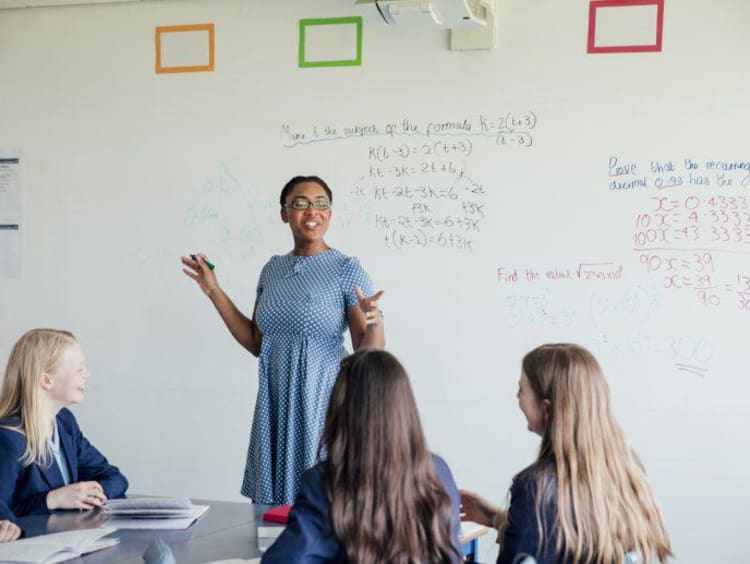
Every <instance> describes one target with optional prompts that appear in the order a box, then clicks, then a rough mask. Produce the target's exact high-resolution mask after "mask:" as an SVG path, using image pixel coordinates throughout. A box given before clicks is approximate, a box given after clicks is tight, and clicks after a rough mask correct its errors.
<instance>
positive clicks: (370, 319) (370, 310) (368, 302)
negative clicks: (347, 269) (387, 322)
mask: <svg viewBox="0 0 750 564" xmlns="http://www.w3.org/2000/svg"><path fill="white" fill-rule="evenodd" d="M354 291H355V292H356V294H357V299H358V300H359V307H360V309H361V310H362V312H363V313H364V314H365V321H366V322H367V325H374V326H376V327H377V326H378V325H380V324H381V323H382V322H383V314H382V313H381V312H380V309H379V308H378V300H380V298H381V297H382V296H383V293H384V292H385V290H380V291H379V292H375V293H374V294H373V295H372V296H370V297H369V298H367V297H365V295H364V294H363V293H362V289H361V288H360V287H359V286H355V287H354Z"/></svg>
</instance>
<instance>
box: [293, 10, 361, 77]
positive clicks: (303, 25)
mask: <svg viewBox="0 0 750 564" xmlns="http://www.w3.org/2000/svg"><path fill="white" fill-rule="evenodd" d="M351 24H354V25H356V27H357V55H356V57H355V58H354V59H334V60H330V61H307V60H306V59H305V31H306V29H307V28H308V27H311V26H317V25H351ZM298 61H299V66H300V68H312V67H359V66H362V17H361V16H351V17H344V18H313V19H303V20H300V21H299V59H298Z"/></svg>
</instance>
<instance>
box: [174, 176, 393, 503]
mask: <svg viewBox="0 0 750 564" xmlns="http://www.w3.org/2000/svg"><path fill="white" fill-rule="evenodd" d="M332 203H333V194H332V193H331V190H330V188H329V187H328V185H327V184H326V183H325V182H324V181H323V180H322V179H320V178H318V177H317V176H295V177H294V178H292V179H291V180H290V181H289V182H287V183H286V185H285V186H284V188H283V189H282V191H281V197H280V204H281V220H282V221H283V222H284V223H287V224H288V225H289V228H290V229H291V232H292V237H293V239H294V248H293V249H292V251H291V252H289V253H287V254H285V255H277V256H273V257H271V259H270V260H269V261H268V262H267V263H266V265H265V266H264V267H263V269H262V270H261V273H260V279H259V281H258V286H257V290H256V299H255V306H254V307H253V313H252V317H250V318H248V317H247V316H245V315H244V314H243V313H242V312H241V311H240V310H239V309H238V308H237V306H235V304H234V303H233V302H232V300H231V299H230V298H229V296H227V294H226V293H224V291H223V290H222V288H221V286H220V285H219V283H218V281H217V279H216V276H215V274H214V272H213V270H212V269H211V268H210V267H209V264H208V262H207V258H208V257H206V256H205V255H203V254H198V255H196V258H195V259H192V258H188V257H182V264H183V265H184V266H185V267H186V268H183V272H184V273H185V274H186V275H187V276H189V277H190V278H192V279H193V280H195V281H196V282H197V283H198V285H199V286H200V288H201V290H203V292H204V293H205V294H206V295H207V296H208V297H209V298H210V300H211V302H212V303H213V304H214V306H215V307H216V309H217V311H218V312H219V315H221V318H222V319H223V320H224V323H225V324H226V326H227V328H228V329H229V331H230V332H231V333H232V336H233V337H234V338H235V339H236V340H237V342H239V343H240V344H241V345H242V346H243V347H245V348H246V349H247V350H248V351H250V352H251V353H252V354H253V355H254V356H257V357H258V377H259V381H258V397H257V399H256V402H255V413H254V416H253V426H252V431H251V433H250V446H249V447H248V453H247V462H246V466H245V477H244V480H243V482H242V494H243V495H245V496H247V497H249V498H250V499H252V500H253V501H254V502H255V503H268V504H285V503H292V501H294V497H295V495H296V494H297V492H298V490H299V484H300V480H301V477H302V473H303V472H304V471H305V470H306V469H307V468H309V467H310V466H312V465H313V464H314V463H315V460H316V455H317V448H318V444H319V441H320V435H321V431H322V428H323V421H324V417H325V412H326V408H327V406H328V399H329V396H330V393H331V388H332V387H333V383H334V381H335V379H336V374H337V371H338V366H339V362H340V361H341V359H342V358H344V357H345V356H346V355H347V351H346V349H345V348H344V332H345V331H346V330H347V328H348V329H349V333H350V334H351V340H352V348H353V349H354V350H357V349H363V348H383V346H384V344H385V337H384V332H383V318H382V315H381V313H380V310H379V309H378V300H379V299H380V297H381V296H382V294H383V292H382V291H381V292H377V293H375V294H373V285H372V282H371V280H370V277H369V276H368V275H367V273H366V272H365V271H364V269H363V268H362V266H361V265H360V263H359V261H358V260H357V259H356V258H353V257H348V256H346V255H344V254H343V253H341V252H340V251H338V250H336V249H333V248H331V247H329V246H328V245H327V244H326V242H325V239H324V236H325V234H326V231H327V230H328V226H329V224H330V221H331V206H332ZM366 296H369V297H366Z"/></svg>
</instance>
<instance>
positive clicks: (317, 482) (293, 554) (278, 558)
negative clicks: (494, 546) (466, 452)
mask: <svg viewBox="0 0 750 564" xmlns="http://www.w3.org/2000/svg"><path fill="white" fill-rule="evenodd" d="M433 461H434V463H435V472H436V474H437V477H438V479H439V480H440V482H441V483H442V484H443V487H444V488H445V491H446V493H447V494H448V497H450V500H451V537H452V538H453V544H454V545H455V547H456V549H457V550H459V553H460V549H461V545H460V543H459V538H458V537H459V532H460V529H461V521H460V518H459V509H460V505H461V497H460V495H459V493H458V488H457V487H456V482H455V480H454V479H453V475H452V474H451V471H450V468H448V465H447V464H446V463H445V461H444V460H443V459H442V458H440V457H439V456H435V455H433ZM330 508H331V504H330V502H329V501H328V496H327V495H326V490H325V463H324V462H320V463H318V464H317V465H315V466H313V467H312V468H310V469H309V470H307V471H306V472H305V474H304V475H303V477H302V485H301V489H300V493H299V494H298V495H297V498H296V500H295V502H294V507H292V510H291V512H290V513H289V524H288V525H287V526H286V528H285V529H284V532H282V533H281V535H279V538H277V539H276V542H274V543H273V544H272V545H271V546H270V547H269V549H268V550H267V551H266V552H265V553H264V554H263V559H262V560H261V562H262V563H263V564H313V563H317V562H335V563H341V564H344V563H346V562H348V560H347V559H346V554H345V552H344V548H343V546H342V545H341V543H340V542H339V541H338V539H337V538H336V533H335V532H334V530H333V525H332V523H331V517H330ZM455 562H459V558H458V556H456V558H455Z"/></svg>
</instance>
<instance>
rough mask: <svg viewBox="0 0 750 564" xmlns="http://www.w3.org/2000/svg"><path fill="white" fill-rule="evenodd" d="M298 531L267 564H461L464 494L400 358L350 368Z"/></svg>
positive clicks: (371, 354)
mask: <svg viewBox="0 0 750 564" xmlns="http://www.w3.org/2000/svg"><path fill="white" fill-rule="evenodd" d="M320 452H321V454H322V453H323V452H325V460H324V461H321V462H319V463H318V464H317V465H316V466H314V467H313V468H311V469H310V470H308V471H307V472H306V473H305V475H304V476H303V478H302V489H301V491H300V493H299V495H298V496H297V499H296V502H295V505H294V507H293V508H292V511H291V513H290V519H289V525H288V526H287V527H286V529H285V530H284V532H283V533H282V534H281V536H279V538H278V539H277V540H276V542H275V543H274V544H273V545H272V546H271V547H270V548H269V549H268V551H266V553H265V554H264V555H263V560H262V562H263V564H274V563H278V564H282V563H283V564H293V563H295V562H296V563H302V562H339V563H351V564H359V563H361V564H377V563H383V564H454V563H457V562H458V561H459V558H460V556H459V550H458V547H459V544H458V531H459V525H460V522H459V515H458V504H459V494H458V489H457V488H456V484H455V482H454V480H453V476H452V475H451V472H450V469H449V468H448V466H447V464H446V463H445V462H444V461H443V460H442V459H441V458H440V457H438V456H435V455H433V454H431V453H430V451H429V450H428V449H427V443H426V440H425V437H424V433H423V431H422V425H421V423H420V420H419V413H418V412H417V406H416V403H415V401H414V395H413V393H412V390H411V385H410V384H409V379H408V377H407V375H406V371H405V370H404V368H403V366H401V364H400V363H399V362H398V360H396V358H395V357H394V356H393V355H391V354H389V353H387V352H385V351H376V350H364V351H359V352H356V353H354V354H353V355H351V356H349V357H347V358H345V359H344V360H343V361H342V362H341V368H340V370H339V374H338V377H337V379H336V382H335V384H334V386H333V391H332V393H331V399H330V402H329V404H328V411H327V414H326V420H325V428H324V433H323V438H322V441H321V451H320Z"/></svg>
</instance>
